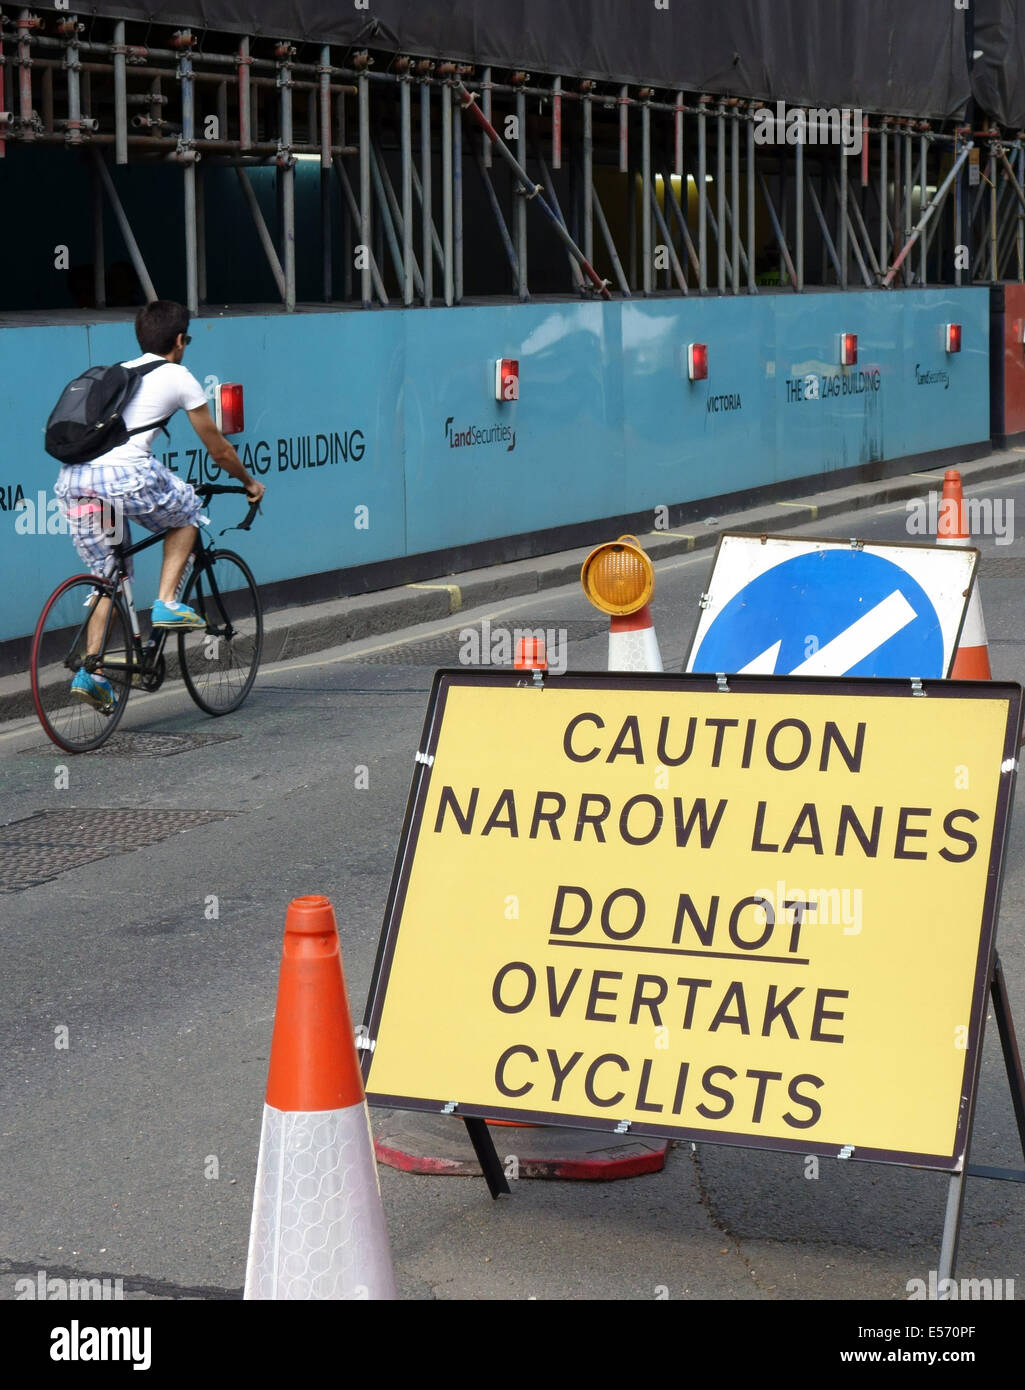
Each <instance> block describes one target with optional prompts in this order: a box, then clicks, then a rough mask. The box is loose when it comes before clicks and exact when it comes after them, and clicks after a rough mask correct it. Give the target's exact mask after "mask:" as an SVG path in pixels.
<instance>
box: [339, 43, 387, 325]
mask: <svg viewBox="0 0 1025 1390" xmlns="http://www.w3.org/2000/svg"><path fill="white" fill-rule="evenodd" d="M358 86H359V241H360V245H359V248H358V249H359V250H360V251H361V252H362V257H361V260H362V264H361V266H360V300H361V302H362V304H363V308H364V309H369V308H371V306H372V304H373V293H372V279H373V277H372V272H371V269H370V263H371V260H372V259H373V250H372V248H371V245H370V85H369V80H368V78H367V74H366V72H365V71H364V72H361V73H360V75H359V82H358ZM335 168H336V169H337V168H338V165H337V164H336V165H335ZM341 172H342V173H343V174H344V173H345V170H344V169H343V170H341ZM347 184H348V178H346V179H345V184H343V187H344V186H345V185H347ZM381 288H382V289H383V286H382V287H381Z"/></svg>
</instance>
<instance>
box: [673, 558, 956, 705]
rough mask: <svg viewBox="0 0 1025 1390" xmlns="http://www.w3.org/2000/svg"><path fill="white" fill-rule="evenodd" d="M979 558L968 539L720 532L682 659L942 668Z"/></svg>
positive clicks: (821, 671)
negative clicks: (959, 543)
mask: <svg viewBox="0 0 1025 1390" xmlns="http://www.w3.org/2000/svg"><path fill="white" fill-rule="evenodd" d="M977 562H978V551H977V550H975V549H973V548H972V547H970V546H964V547H946V546H924V545H890V544H885V543H877V544H869V543H865V544H864V545H862V544H860V543H856V544H852V543H851V542H848V541H829V540H797V539H794V538H792V537H786V536H767V537H762V536H750V535H740V534H732V533H731V534H727V535H724V536H723V537H722V538H721V540H720V542H719V547H718V549H717V551H716V556H715V561H714V563H713V567H712V575H711V578H710V580H709V584H708V592H707V594H706V596H705V601H704V607H703V610H702V613H701V618H700V620H699V623H698V628H697V631H696V633H695V636H694V641H693V643H692V645H691V653H690V656H689V657H688V659H687V664H686V670H688V671H709V672H715V671H724V672H728V673H730V674H749V675H797V676H812V675H819V676H889V677H894V676H896V677H904V676H907V677H912V676H920V677H922V678H923V679H925V678H935V677H943V676H946V675H947V674H948V673H949V670H950V667H951V664H952V662H953V659H954V652H955V650H956V648H957V637H958V634H959V633H960V630H961V624H962V623H963V621H964V613H965V608H966V606H967V602H968V593H969V591H970V588H971V584H972V581H973V578H974V573H975V567H976V564H977Z"/></svg>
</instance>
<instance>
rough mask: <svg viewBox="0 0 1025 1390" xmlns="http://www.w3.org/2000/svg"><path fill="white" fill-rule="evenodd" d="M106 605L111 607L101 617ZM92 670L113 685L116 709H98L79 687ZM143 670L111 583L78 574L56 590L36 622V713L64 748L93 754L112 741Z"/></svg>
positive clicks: (32, 664)
mask: <svg viewBox="0 0 1025 1390" xmlns="http://www.w3.org/2000/svg"><path fill="white" fill-rule="evenodd" d="M101 603H102V604H105V607H104V608H103V609H102V610H100V613H99V614H98V613H97V604H101ZM94 617H95V618H96V624H95V626H94V631H93V632H92V634H91V635H92V641H90V640H89V637H90V633H89V628H90V624H91V623H92V620H93V619H94ZM90 649H91V650H92V653H93V659H92V660H90V659H89V652H90ZM89 669H91V670H92V671H93V673H94V674H97V675H102V676H104V677H105V678H106V679H107V680H108V681H109V682H110V684H111V686H112V687H113V690H114V704H113V708H108V709H102V708H98V707H97V705H96V704H95V703H94V701H93V700H91V699H88V698H86V697H85V694H84V693H83V692H76V691H75V689H74V688H73V686H74V682H75V679H76V677H78V676H79V675H80V673H81V672H83V671H86V670H89ZM137 669H138V663H137V661H136V658H135V649H134V644H133V640H132V634H131V628H130V627H129V624H128V615H127V613H126V612H125V608H124V604H123V603H122V601H121V599H120V597H118V596H116V595H115V594H114V591H113V588H112V586H111V585H110V584H109V583H108V582H107V581H105V580H102V579H96V578H94V577H93V576H92V575H88V574H78V575H75V576H74V578H72V579H67V580H65V582H64V583H63V584H61V585H60V587H59V588H57V589H55V590H54V591H53V593H52V594H51V595H50V597H49V598H48V599H47V601H46V604H45V606H44V608H43V611H42V613H41V615H40V618H39V622H38V623H37V624H36V631H35V636H34V637H33V639H32V656H31V658H30V670H31V676H32V703H33V704H34V705H35V710H36V714H37V716H38V718H39V722H40V724H42V726H43V728H44V729H45V730H46V733H47V734H48V736H49V737H50V738H51V739H53V741H54V743H56V744H57V746H58V747H59V748H64V749H66V751H67V752H69V753H88V752H89V750H90V749H92V748H99V746H100V744H101V743H103V742H104V741H105V740H106V739H108V738H109V737H110V735H111V734H112V733H113V732H114V730H115V728H116V727H117V725H118V723H119V722H120V720H121V716H122V715H123V714H124V712H125V705H126V704H127V703H128V696H129V693H130V691H131V688H132V675H133V673H134V672H135V671H136V670H137ZM79 684H80V685H81V684H84V682H82V681H79Z"/></svg>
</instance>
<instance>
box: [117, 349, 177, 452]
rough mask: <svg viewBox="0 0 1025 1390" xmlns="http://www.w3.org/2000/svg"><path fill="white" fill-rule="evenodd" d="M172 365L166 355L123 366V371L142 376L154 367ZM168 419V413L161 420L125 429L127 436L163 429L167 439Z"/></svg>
mask: <svg viewBox="0 0 1025 1390" xmlns="http://www.w3.org/2000/svg"><path fill="white" fill-rule="evenodd" d="M173 366H174V363H173V362H168V360H167V358H166V357H162V358H161V359H160V361H159V362H143V363H142V365H141V366H138V367H126V368H125V371H126V372H134V373H135V375H136V376H140V377H142V376H148V375H149V374H150V372H155V371H156V369H157V368H158V367H173ZM171 414H172V415H173V414H174V412H173V411H172V412H171ZM170 419H171V416H170V415H165V416H164V418H163V420H155V421H154V422H153V424H151V425H136V427H135V429H134V430H128V431H126V433H127V435H128V437H129V439H130V438H131V437H132V435H133V434H145V433H146V431H147V430H151V429H158V430H163V431H164V433H165V434H166V435H167V437H168V439H170V438H171V436H170V434H168V430H167V422H168V421H169V420H170Z"/></svg>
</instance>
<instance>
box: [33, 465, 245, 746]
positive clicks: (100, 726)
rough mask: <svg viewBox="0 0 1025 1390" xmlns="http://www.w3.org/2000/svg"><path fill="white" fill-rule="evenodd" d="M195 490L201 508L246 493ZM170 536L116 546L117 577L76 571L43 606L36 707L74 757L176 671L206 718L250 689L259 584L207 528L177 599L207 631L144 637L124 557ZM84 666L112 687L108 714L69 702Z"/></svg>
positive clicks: (162, 631)
mask: <svg viewBox="0 0 1025 1390" xmlns="http://www.w3.org/2000/svg"><path fill="white" fill-rule="evenodd" d="M196 492H197V493H198V494H199V497H200V498H201V499H202V501H203V503H204V505H206V504H207V503H209V501H210V499H211V497H214V496H217V495H221V494H229V493H232V494H233V493H237V494H241V495H243V496H245V488H243V487H222V486H215V485H214V484H212V483H204V484H202V485H201V486H200V487H197V488H196ZM258 510H259V504H258V503H256V502H253V503H251V504H250V507H249V511H248V513H247V515H246V518H245V520H244V521H243V522H242V523H241V525H240V526H238V527H230V528H228V529H230V530H239V531H248V530H249V528H250V527H251V526H252V524H253V520H254V518H255V516H256V513H257V511H258ZM223 534H224V532H223V531H222V532H221V535H223ZM165 535H166V532H165V531H160V532H157V533H154V534H153V535H148V536H147V537H146V538H145V539H144V540H141V541H137V542H136V543H134V544H133V545H130V546H125V545H123V544H120V545H115V546H113V554H114V565H115V567H114V572H113V574H112V575H110V576H109V577H108V578H105V579H98V578H97V577H96V576H95V575H93V574H76V575H73V576H72V577H71V578H70V579H66V580H65V581H64V583H63V584H60V585H59V586H58V587H57V588H56V589H55V590H54V591H53V593H52V594H51V595H50V597H49V598H48V599H47V601H46V603H45V604H44V606H43V611H42V613H41V614H40V616H39V621H38V623H37V624H36V630H35V634H34V636H33V639H32V654H31V658H30V669H31V676H32V702H33V704H34V706H35V711H36V715H37V716H38V718H39V722H40V723H41V724H42V726H43V728H44V729H45V731H46V733H47V735H48V736H49V737H50V738H51V739H52V740H53V742H54V743H56V744H57V746H58V747H59V748H63V749H65V750H66V751H67V752H69V753H87V752H90V751H91V750H92V749H95V748H99V747H100V746H101V744H103V743H105V742H106V740H107V739H108V738H110V736H111V734H112V733H113V732H114V730H115V729H116V728H117V726H118V724H119V723H120V722H121V718H122V716H123V715H124V712H125V706H126V705H127V703H128V696H129V695H130V694H131V691H132V690H133V689H141V690H146V691H154V690H159V689H160V687H161V685H163V683H164V680H165V678H166V676H167V675H168V674H169V673H171V674H174V673H175V668H176V669H177V672H178V673H180V674H181V676H182V679H183V680H184V682H185V688H186V689H187V690H188V692H189V694H190V696H191V697H192V699H193V700H194V701H195V702H196V704H197V705H198V706H199V708H200V709H201V710H203V711H204V713H206V714H210V715H214V716H218V715H222V714H230V713H231V712H232V710H236V709H238V707H239V706H240V705H241V704H242V702H243V700H245V698H246V696H247V695H248V694H249V692H250V690H251V689H252V688H253V682H254V681H255V680H256V673H257V670H258V668H259V665H260V653H261V651H262V649H263V608H262V605H261V603H260V596H259V594H258V592H257V589H256V581H255V580H254V578H253V574H252V571H251V570H250V568H249V566H248V565H247V564H246V562H245V560H243V559H242V557H241V556H240V555H236V554H235V552H234V551H231V550H217V549H215V547H214V543H213V539H212V538H210V539H207V538H206V537H205V536H204V532H203V530H202V529H200V531H199V532H198V534H197V536H196V543H195V546H194V547H193V551H192V555H191V556H190V562H191V566H192V569H191V573H189V571H188V569H187V570H186V578H185V580H184V586H179V587H180V589H181V593H180V595H179V596H180V598H181V601H182V602H183V603H185V604H188V606H189V607H190V608H193V609H195V611H196V612H197V613H199V614H200V615H201V616H202V617H203V618H204V619H205V627H202V628H200V627H195V628H191V629H184V630H181V631H174V630H173V629H168V628H157V629H153V630H152V632H151V635H150V637H149V638H148V639H147V640H146V641H145V642H144V641H143V640H142V636H141V631H140V625H139V617H138V614H137V613H136V610H135V604H134V601H133V598H132V586H131V581H130V580H129V578H128V575H127V572H126V571H127V561H128V557H129V556H131V555H137V554H138V553H139V552H140V551H142V550H146V549H148V548H149V547H150V546H153V545H158V544H159V543H160V542H161V541H162V540H163V539H164V536H165ZM101 601H106V604H107V608H106V616H105V618H104V624H103V637H102V640H101V642H100V646H99V651H98V652H96V653H93V654H87V652H86V646H87V630H88V627H89V623H90V619H91V618H92V617H93V614H94V612H95V611H96V605H97V604H98V603H100V602H101ZM172 633H173V635H175V636H176V637H177V638H178V652H177V662H176V663H175V659H174V657H170V658H169V659H168V658H165V654H164V648H165V646H166V644H167V639H168V638H169V637H170V636H171V635H172ZM82 669H84V670H86V671H89V672H95V671H100V672H101V673H102V674H103V675H104V676H105V677H106V679H107V680H108V681H109V682H110V684H111V685H112V686H113V688H114V694H115V700H114V705H113V707H112V708H111V709H109V710H108V711H106V712H104V711H102V710H99V709H96V708H93V706H91V705H90V704H88V703H86V702H85V701H83V700H80V699H76V698H75V697H73V696H72V694H71V681H72V679H73V678H74V675H75V673H76V672H77V671H79V670H82Z"/></svg>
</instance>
